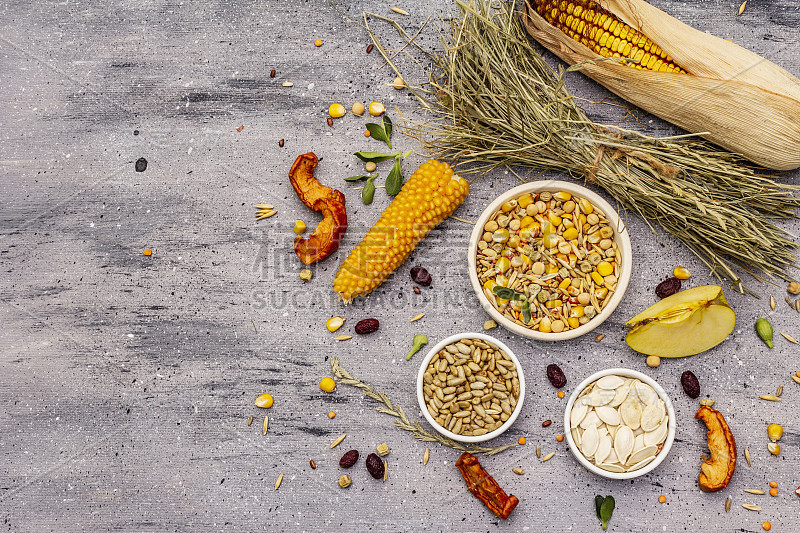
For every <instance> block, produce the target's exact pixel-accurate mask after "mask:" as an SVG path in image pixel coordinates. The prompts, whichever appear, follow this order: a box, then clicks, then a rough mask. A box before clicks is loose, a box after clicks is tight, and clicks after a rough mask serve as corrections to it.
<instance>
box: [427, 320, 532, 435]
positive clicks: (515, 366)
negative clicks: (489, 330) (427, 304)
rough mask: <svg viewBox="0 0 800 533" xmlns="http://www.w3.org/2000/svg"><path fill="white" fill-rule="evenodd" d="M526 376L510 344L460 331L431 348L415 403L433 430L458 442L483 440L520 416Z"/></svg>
mask: <svg viewBox="0 0 800 533" xmlns="http://www.w3.org/2000/svg"><path fill="white" fill-rule="evenodd" d="M524 399H525V377H524V376H523V375H522V366H521V365H520V363H519V359H517V357H516V356H515V355H514V353H513V352H512V351H511V349H509V347H508V346H506V345H505V344H503V343H502V342H500V341H499V340H497V339H495V338H494V337H490V336H489V335H486V334H483V333H459V334H456V335H452V336H450V337H447V338H446V339H444V340H442V341H441V342H439V343H438V344H436V346H434V347H433V348H431V349H430V350H429V351H428V353H427V355H426V356H425V358H424V359H423V360H422V364H421V365H420V368H419V373H418V374H417V400H418V401H419V407H420V409H421V410H422V414H423V415H424V416H425V419H426V420H427V421H428V423H429V424H431V426H433V427H434V429H436V431H438V432H439V433H441V434H442V435H444V436H445V437H449V438H451V439H453V440H456V441H460V442H471V443H473V442H483V441H487V440H489V439H493V438H495V437H497V436H499V435H501V434H502V433H503V432H505V431H506V430H507V429H508V428H509V427H511V425H512V424H513V423H514V421H515V420H516V419H517V416H519V413H520V411H521V410H522V402H523V401H524Z"/></svg>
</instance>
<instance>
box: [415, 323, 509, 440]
mask: <svg viewBox="0 0 800 533" xmlns="http://www.w3.org/2000/svg"><path fill="white" fill-rule="evenodd" d="M462 339H481V340H484V341H488V342H491V343H492V344H494V345H495V346H497V347H498V348H500V349H501V350H503V351H504V352H505V353H507V354H508V356H509V357H510V358H511V360H512V361H513V362H514V364H515V365H516V367H517V378H518V379H519V399H517V405H516V407H515V408H514V411H513V412H512V413H511V416H510V417H509V418H508V420H506V421H505V423H504V424H503V425H502V426H500V427H499V428H497V429H495V430H494V431H490V432H489V433H487V434H486V435H478V436H471V435H457V434H456V433H453V432H452V431H448V430H447V429H446V428H444V427H442V426H440V425H439V423H438V422H437V421H436V420H434V418H433V417H432V416H431V414H430V413H429V412H428V406H427V404H426V403H425V396H424V393H423V391H422V386H423V380H422V379H423V376H424V375H425V369H427V368H428V363H430V362H431V359H433V356H434V355H436V354H437V353H439V351H440V350H442V349H444V347H445V346H447V345H449V344H453V343H454V342H458V341H460V340H462ZM524 400H525V376H524V375H523V373H522V366H521V365H520V363H519V359H517V356H516V355H514V352H512V351H511V349H510V348H509V347H508V346H506V345H505V344H503V343H502V342H500V341H499V340H497V339H495V338H494V337H490V336H489V335H485V334H483V333H469V332H467V333H458V334H456V335H451V336H450V337H447V338H446V339H444V340H442V341H441V342H439V343H438V344H437V345H436V346H434V347H433V348H431V349H430V350H429V351H428V354H427V355H426V356H425V359H423V360H422V364H421V365H420V367H419V372H418V373H417V401H418V402H419V408H420V409H421V410H422V414H423V415H424V416H425V419H426V420H427V421H428V423H429V424H430V425H431V426H433V428H434V429H435V430H436V431H438V432H439V433H441V434H442V435H444V436H445V437H450V438H451V439H453V440H456V441H459V442H483V441H487V440H489V439H493V438H495V437H497V436H499V435H502V434H503V433H504V432H505V431H506V430H507V429H508V428H510V427H511V424H513V423H514V421H515V420H516V419H517V416H519V413H520V411H521V410H522V403H523V401H524Z"/></svg>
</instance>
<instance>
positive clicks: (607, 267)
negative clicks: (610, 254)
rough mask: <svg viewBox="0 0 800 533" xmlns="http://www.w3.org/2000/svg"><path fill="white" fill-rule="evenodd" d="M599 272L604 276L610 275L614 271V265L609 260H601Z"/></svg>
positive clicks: (598, 265) (598, 266)
mask: <svg viewBox="0 0 800 533" xmlns="http://www.w3.org/2000/svg"><path fill="white" fill-rule="evenodd" d="M597 273H598V274H600V275H601V276H603V277H605V276H610V275H611V274H613V273H614V265H612V264H611V263H609V262H608V261H600V263H598V264H597Z"/></svg>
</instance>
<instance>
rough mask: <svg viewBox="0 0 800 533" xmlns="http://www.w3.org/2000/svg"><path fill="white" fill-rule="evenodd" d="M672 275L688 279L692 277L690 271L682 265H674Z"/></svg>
mask: <svg viewBox="0 0 800 533" xmlns="http://www.w3.org/2000/svg"><path fill="white" fill-rule="evenodd" d="M672 275H673V276H675V277H676V278H678V279H689V278H690V277H692V274H691V272H689V269H688V268H686V267H682V266H676V267H675V270H673V271H672Z"/></svg>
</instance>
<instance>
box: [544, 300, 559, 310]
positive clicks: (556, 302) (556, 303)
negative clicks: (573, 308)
mask: <svg viewBox="0 0 800 533" xmlns="http://www.w3.org/2000/svg"><path fill="white" fill-rule="evenodd" d="M544 306H545V307H546V308H548V309H555V308H556V307H561V300H547V302H545V304H544Z"/></svg>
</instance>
